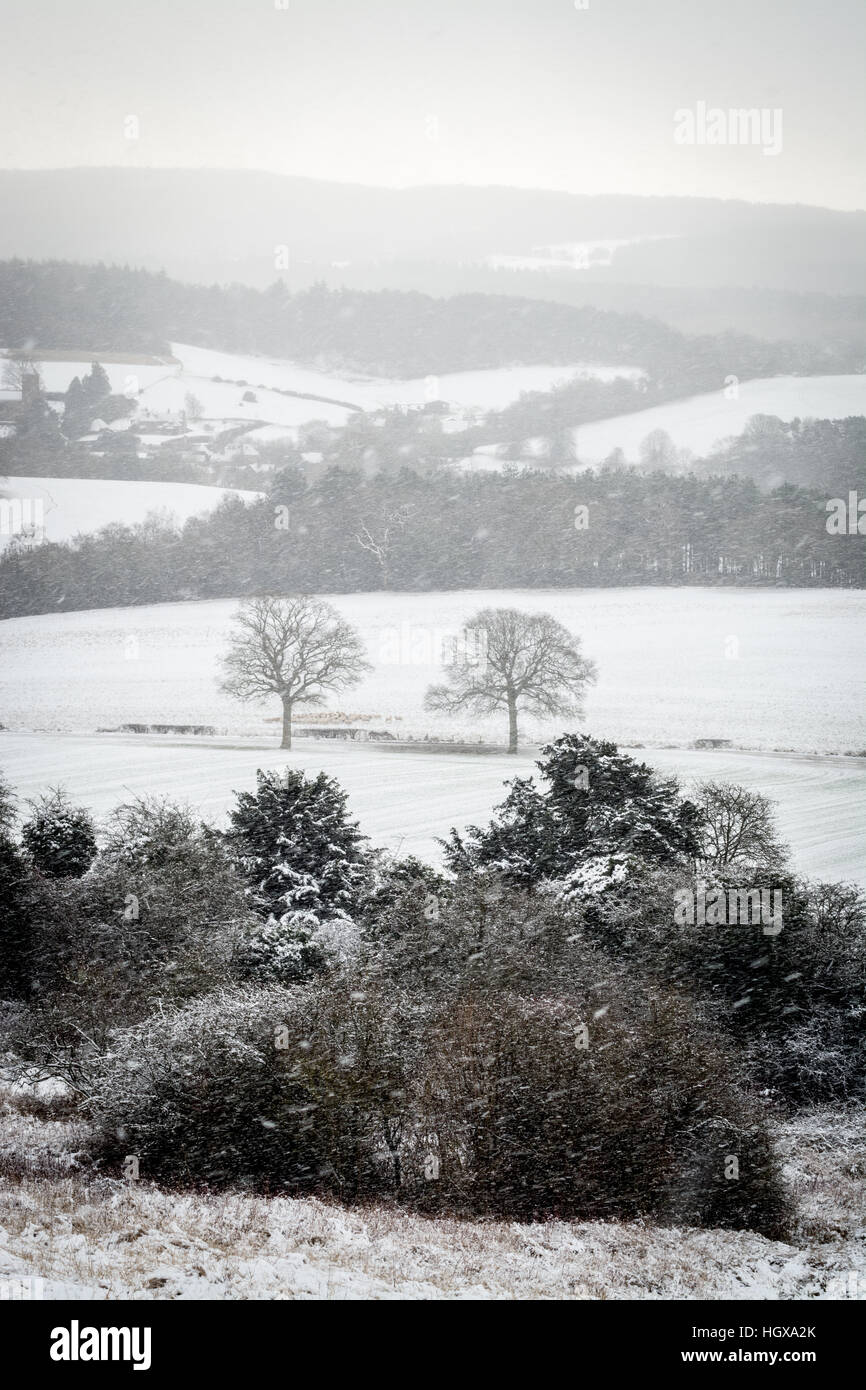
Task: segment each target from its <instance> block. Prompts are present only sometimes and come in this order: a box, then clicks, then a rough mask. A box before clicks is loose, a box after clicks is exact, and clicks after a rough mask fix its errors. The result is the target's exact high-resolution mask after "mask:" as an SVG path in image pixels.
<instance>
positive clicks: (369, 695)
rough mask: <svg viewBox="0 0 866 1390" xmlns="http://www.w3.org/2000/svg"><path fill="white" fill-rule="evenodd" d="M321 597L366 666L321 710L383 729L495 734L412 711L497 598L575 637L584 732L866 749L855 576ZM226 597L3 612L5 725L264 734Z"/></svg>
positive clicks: (1, 718)
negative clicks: (759, 585) (232, 673)
mask: <svg viewBox="0 0 866 1390" xmlns="http://www.w3.org/2000/svg"><path fill="white" fill-rule="evenodd" d="M118 486H119V487H128V486H129V484H126V483H120V484H118ZM330 601H331V602H333V603H334V604H335V605H336V606H337V607H338V608H339V609H340V611H341V612H342V613H343V614H344V615H345V617H346V618H348V619H349V621H351V622H352V623H353V624H355V625H356V626H357V628H358V629H359V631H360V633H361V635H362V637H363V639H364V641H365V643H366V645H367V649H368V652H369V655H370V660H371V661H372V662H373V665H374V670H373V672H372V673H371V674H370V675H369V676H368V677H367V678H366V679H365V680H364V682H363V684H362V685H361V686H359V687H358V689H357V690H354V691H351V692H349V693H347V694H346V695H344V696H341V697H340V699H339V701H334V700H332V701H330V702H329V703H330V706H331V708H341V709H342V710H344V711H347V712H350V713H351V712H356V713H361V714H368V715H373V716H375V720H374V721H373V724H374V726H375V723H376V721H380V720H383V719H385V718H387V717H390V718H391V719H392V721H393V725H394V729H395V731H400V732H402V733H411V734H415V735H417V736H419V737H423V735H424V734H427V733H429V734H437V735H439V736H441V737H448V736H451V735H452V734H456V735H459V736H462V737H464V738H471V739H473V740H474V739H477V738H479V737H481V738H484V739H487V740H488V741H491V742H499V741H501V740H502V739H503V737H504V732H505V731H504V721H503V719H502V718H494V717H488V718H485V719H478V720H473V719H462V720H458V719H456V718H454V717H451V716H443V715H438V716H433V715H428V714H426V713H425V712H424V710H423V707H422V706H423V698H424V692H425V690H426V688H427V686H428V685H429V684H430V683H431V682H433V681H437V680H440V679H441V678H442V668H441V665H440V660H441V645H442V640H443V638H444V637H445V636H447V635H448V634H449V633H451V634H453V633H457V632H459V629H460V625H461V623H463V622H464V621H465V620H466V619H467V618H468V617H469V616H470V615H471V614H472V613H474V612H475V611H477V609H479V608H481V607H484V606H491V605H492V606H513V607H517V608H522V609H526V610H533V611H537V610H543V611H548V612H550V613H552V614H553V616H554V617H556V618H558V619H559V620H560V621H561V622H563V623H564V624H565V625H566V626H567V627H568V628H569V629H570V630H571V631H573V632H575V633H578V634H580V635H581V637H582V639H583V643H584V649H585V651H586V653H587V654H588V655H589V656H590V657H592V658H593V660H595V661H596V663H597V665H598V670H599V679H598V683H597V685H595V686H594V687H592V688H591V689H590V690H589V692H588V696H587V702H586V719H585V724H586V727H588V728H590V729H591V730H592V731H593V732H594V733H596V734H600V735H605V736H609V737H612V738H615V739H617V740H619V741H621V742H624V743H631V744H634V743H644V744H647V745H655V746H661V747H664V746H665V745H674V746H680V747H684V746H685V747H687V746H689V745H690V744H691V743H693V742H694V740H695V739H698V738H726V739H730V740H731V742H732V743H733V744H734V745H735V746H742V747H747V748H754V749H792V750H796V751H800V752H820V753H846V752H852V751H854V752H856V751H860V750H862V749H866V709H864V705H863V701H862V691H863V688H864V685H866V647H864V645H863V643H862V641H861V640H860V636H861V633H862V631H863V627H864V620H866V592H862V591H859V590H841V591H839V590H834V591H829V590H819V589H794V590H788V589H774V590H769V591H767V590H763V589H762V590H760V591H758V590H745V589H721V588H713V589H699V588H682V589H672V588H657V589H653V588H647V589H639V588H634V589H556V590H485V591H478V592H472V591H469V592H467V591H454V592H450V593H438V594H433V595H418V594H394V593H385V594H382V593H379V594H377V593H373V594H349V595H338V596H335V597H331V598H330ZM235 609H236V604H235V603H234V602H233V601H231V600H220V601H215V602H204V603H201V602H195V603H175V604H156V605H149V606H146V607H141V608H125V609H101V610H96V611H93V612H82V613H64V614H44V615H42V616H40V617H33V618H12V619H8V620H7V621H5V622H4V623H2V624H0V723H3V724H6V725H7V726H8V727H10V728H15V729H28V728H29V729H34V730H56V731H64V732H70V733H91V732H93V730H95V729H96V728H98V727H101V726H115V725H118V724H121V723H129V722H159V723H196V724H211V725H214V726H216V727H217V728H219V729H222V730H224V731H225V732H226V733H228V734H238V735H252V736H255V737H263V736H270V737H274V725H273V724H271V723H268V722H267V721H268V718H269V717H270V718H273V717H276V716H277V715H278V713H279V706H278V703H277V701H276V700H274V701H272V703H271V704H270V705H265V706H262V707H260V708H259V707H255V706H252V707H250V706H243V705H238V704H236V703H234V702H232V701H230V700H228V699H227V698H226V697H225V696H224V695H222V694H220V692H219V691H218V689H217V685H216V676H217V674H218V670H217V661H218V657H219V654H220V652H221V651H223V650H224V648H225V646H226V642H227V640H228V635H229V629H230V624H231V618H232V615H233V613H234V611H235ZM130 650H134V651H135V653H136V655H135V656H134V658H130V656H129V652H130ZM60 672H62V679H59V678H58V673H60ZM299 719H302V716H301V715H300V714H299ZM389 727H390V726H389ZM559 727H560V724H559V722H558V721H554V722H553V723H547V724H545V723H543V722H539V721H537V720H532V719H526V720H524V724H523V732H524V735H525V736H526V737H527V738H537V737H545V736H547V735H548V734H550V733H551V732H556V730H557V728H559Z"/></svg>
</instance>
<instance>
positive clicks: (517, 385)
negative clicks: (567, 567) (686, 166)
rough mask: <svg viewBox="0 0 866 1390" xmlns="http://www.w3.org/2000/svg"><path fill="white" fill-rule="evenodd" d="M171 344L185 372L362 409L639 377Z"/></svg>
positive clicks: (495, 404) (482, 398)
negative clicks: (405, 374) (321, 363)
mask: <svg viewBox="0 0 866 1390" xmlns="http://www.w3.org/2000/svg"><path fill="white" fill-rule="evenodd" d="M171 347H172V352H173V353H174V355H175V356H176V357H178V358H179V359H180V360H181V362H183V367H184V372H185V373H192V374H194V375H195V376H197V377H212V376H223V377H228V378H231V379H233V380H245V381H248V382H249V383H250V385H253V384H254V383H256V382H258V383H260V384H261V385H262V386H266V387H272V388H273V387H279V388H281V389H282V390H286V389H288V390H291V391H302V392H306V393H309V394H312V395H318V396H331V397H333V398H334V399H336V400H341V401H351V402H353V403H354V404H356V405H358V406H359V407H360V408H361V409H362V410H378V409H380V408H381V407H382V406H384V405H424V404H425V403H426V402H428V401H431V400H445V401H451V402H453V403H454V404H455V405H462V406H467V407H473V406H474V407H476V408H477V409H479V410H501V409H503V408H504V407H505V406H506V405H510V404H511V402H512V401H516V400H517V398H518V396H519V395H520V394H521V393H522V392H523V391H549V390H550V388H551V386H554V385H557V384H558V383H560V382H563V381H568V380H570V379H571V378H573V377H575V376H581V377H595V378H596V379H598V380H600V381H612V380H614V378H616V377H630V378H632V379H634V378H637V377H641V376H643V375H644V372H643V371H642V370H641V368H640V367H628V366H610V365H606V364H595V363H589V362H574V363H571V364H569V365H568V366H544V365H541V366H529V367H527V366H513V367H495V368H490V369H489V370H480V371H472V372H446V373H443V374H442V375H441V376H425V377H414V378H409V379H407V380H401V379H399V378H391V377H367V376H360V375H354V374H348V375H346V374H341V375H333V374H331V373H327V372H319V371H317V370H315V369H313V368H309V367H303V366H300V365H299V364H298V363H295V362H288V361H285V360H281V359H278V358H277V359H274V358H267V357H245V356H238V355H236V354H233V353H225V352H213V351H211V350H210V349H208V348H198V347H191V346H189V345H188V344H185V343H172V345H171Z"/></svg>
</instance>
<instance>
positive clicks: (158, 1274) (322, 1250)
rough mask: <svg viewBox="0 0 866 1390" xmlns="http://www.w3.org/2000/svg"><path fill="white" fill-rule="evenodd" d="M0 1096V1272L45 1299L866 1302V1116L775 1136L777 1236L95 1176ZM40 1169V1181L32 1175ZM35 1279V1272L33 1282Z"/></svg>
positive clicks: (64, 1144) (68, 1131)
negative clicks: (784, 1235) (779, 1170)
mask: <svg viewBox="0 0 866 1390" xmlns="http://www.w3.org/2000/svg"><path fill="white" fill-rule="evenodd" d="M10 1099H11V1098H7V1099H6V1100H5V1104H3V1101H2V1100H0V1156H2V1159H3V1162H4V1165H6V1166H7V1171H11V1172H18V1171H21V1172H22V1177H21V1178H20V1180H18V1179H16V1180H15V1181H13V1182H7V1183H4V1184H3V1186H2V1187H0V1283H6V1282H7V1281H8V1286H9V1287H10V1293H9V1294H8V1295H7V1296H9V1297H12V1296H13V1293H12V1292H11V1290H13V1289H17V1290H20V1293H19V1295H18V1296H28V1297H42V1298H47V1299H61V1298H62V1299H76V1300H80V1299H169V1298H170V1299H219V1300H223V1299H289V1298H291V1299H328V1300H330V1299H335V1300H337V1299H376V1300H378V1299H395V1298H396V1299H413V1300H414V1299H424V1300H427V1299H435V1300H439V1299H576V1300H577V1299H599V1298H617V1299H718V1298H733V1299H765V1300H771V1301H774V1300H779V1299H784V1300H787V1299H795V1298H809V1299H845V1298H858V1299H862V1298H863V1297H864V1296H866V1259H864V1242H863V1234H864V1231H863V1208H862V1181H858V1179H857V1176H856V1173H857V1164H858V1163H860V1164H862V1161H863V1153H864V1135H863V1124H862V1117H857V1116H856V1115H854V1116H846V1115H844V1114H834V1113H833V1112H820V1113H817V1114H814V1115H805V1116H802V1117H800V1118H799V1119H798V1120H797V1121H795V1122H793V1123H791V1124H788V1125H785V1126H782V1127H780V1128H779V1130H778V1132H777V1136H776V1139H777V1144H778V1145H779V1148H780V1150H781V1153H782V1155H783V1157H784V1159H785V1175H786V1178H787V1180H788V1183H789V1185H790V1187H791V1190H792V1192H793V1195H794V1199H795V1201H796V1204H797V1208H798V1211H799V1218H800V1219H799V1223H798V1226H797V1229H796V1231H795V1233H794V1234H793V1236H792V1238H791V1241H790V1243H789V1242H782V1241H773V1240H767V1239H765V1238H764V1237H763V1236H759V1235H755V1234H754V1233H752V1232H751V1231H721V1230H699V1229H697V1228H694V1227H690V1228H678V1227H664V1226H652V1225H647V1224H644V1223H639V1222H633V1223H632V1222H600V1221H594V1222H563V1221H550V1222H544V1223H540V1224H521V1223H519V1222H507V1223H506V1222H471V1221H455V1220H448V1219H438V1220H429V1219H425V1218H423V1217H418V1216H410V1215H406V1214H405V1213H403V1212H400V1211H395V1210H393V1209H389V1208H383V1207H375V1206H373V1207H367V1208H364V1209H355V1210H351V1209H344V1208H341V1207H338V1206H335V1205H333V1204H330V1203H325V1202H321V1201H315V1200H309V1199H305V1200H293V1199H291V1198H286V1197H273V1198H266V1197H255V1196H248V1195H244V1194H241V1193H235V1192H231V1193H226V1194H214V1195H212V1194H203V1193H188V1192H186V1193H176V1192H164V1191H161V1190H160V1189H159V1188H158V1187H154V1186H151V1185H150V1184H148V1183H144V1182H141V1183H136V1184H126V1183H121V1182H112V1181H107V1180H105V1179H101V1180H100V1179H97V1180H96V1181H93V1179H92V1178H91V1177H90V1176H89V1175H88V1174H85V1173H81V1172H77V1171H76V1169H75V1167H74V1163H73V1161H72V1158H71V1152H72V1150H73V1149H74V1148H75V1147H76V1146H77V1144H78V1143H80V1138H81V1135H80V1133H79V1127H78V1126H76V1125H75V1124H74V1123H70V1122H66V1123H61V1122H58V1121H52V1120H48V1121H39V1120H36V1119H35V1118H33V1116H31V1115H26V1114H23V1115H22V1114H20V1113H18V1112H17V1111H16V1109H15V1108H14V1106H13V1105H12V1104H10ZM2 1111H5V1113H2ZM40 1170H41V1173H42V1175H41V1176H36V1175H34V1173H35V1174H39V1173H40ZM31 1281H41V1282H39V1283H34V1282H31Z"/></svg>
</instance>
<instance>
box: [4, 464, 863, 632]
mask: <svg viewBox="0 0 866 1390" xmlns="http://www.w3.org/2000/svg"><path fill="white" fill-rule="evenodd" d="M826 522H827V496H826V493H824V492H818V491H816V490H813V489H805V488H796V487H792V486H790V485H785V486H783V487H779V488H776V489H774V490H773V491H771V492H762V491H761V490H760V489H759V488H758V487H757V485H756V484H755V483H753V482H751V481H749V480H745V479H740V478H720V477H710V478H700V477H697V476H695V475H687V476H684V477H676V476H671V475H668V474H663V473H652V474H644V473H640V472H638V471H636V470H632V469H606V470H601V471H600V472H597V473H595V472H589V471H587V472H585V473H581V474H577V475H574V476H563V475H559V474H539V473H529V472H511V473H486V474H475V475H458V476H455V475H454V474H450V473H449V474H443V473H437V474H433V475H430V476H427V477H420V476H419V475H417V474H416V473H413V472H410V471H408V470H406V471H404V472H402V473H400V474H398V475H396V476H384V475H377V476H375V477H372V478H369V477H364V476H363V475H361V474H360V473H358V472H355V471H352V470H345V469H339V468H333V469H329V470H327V471H326V472H325V473H324V475H323V476H322V477H321V478H320V479H319V481H318V482H317V483H316V484H314V485H312V486H309V485H308V484H307V482H306V480H305V478H304V476H303V474H302V473H301V472H300V470H298V469H294V468H289V469H285V470H283V472H282V473H281V474H279V475H278V476H277V478H276V479H275V480H274V482H273V484H272V486H271V488H270V492H269V494H268V495H267V496H266V497H264V498H263V499H262V500H260V501H258V502H255V503H253V504H251V505H248V506H245V505H244V503H243V502H242V501H241V500H240V499H239V498H227V499H225V500H224V501H223V503H222V504H221V505H220V506H219V507H217V508H216V509H215V510H214V511H213V512H211V513H210V514H208V515H207V516H201V517H193V518H191V519H190V520H189V521H187V522H186V524H185V525H184V526H183V527H178V526H177V525H174V524H172V523H170V522H168V521H166V520H164V519H160V518H159V517H158V516H154V517H151V518H150V519H149V520H148V521H146V522H144V523H142V524H140V525H135V526H123V525H118V524H115V525H111V526H107V527H104V528H103V529H102V531H100V532H98V533H96V534H94V535H86V536H81V537H78V538H77V539H75V540H74V541H71V542H68V543H65V544H55V543H45V544H42V545H36V546H33V547H32V548H30V549H27V548H22V547H21V546H14V545H12V546H9V547H8V548H7V550H6V552H5V553H4V555H3V557H2V560H0V616H2V617H7V618H8V617H15V616H18V615H20V614H27V613H50V612H55V611H57V610H58V609H84V608H102V607H106V606H115V605H117V606H126V605H131V604H142V603H167V602H175V601H178V600H185V599H209V598H231V597H238V598H243V597H253V596H257V595H261V594H271V595H280V594H291V593H334V594H336V593H352V592H369V591H374V590H379V589H387V590H394V591H419V592H429V591H431V590H449V589H506V588H572V587H575V586H585V587H605V586H613V585H629V584H643V585H646V584H662V585H671V584H677V585H680V584H758V585H768V584H783V585H792V586H803V585H806V586H813V585H814V586H830V585H836V586H838V585H843V586H849V587H863V586H864V584H866V565H864V560H866V553H864V538H863V537H862V536H858V535H829V534H828V532H827V529H826Z"/></svg>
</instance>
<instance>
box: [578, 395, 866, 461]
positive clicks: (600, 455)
mask: <svg viewBox="0 0 866 1390" xmlns="http://www.w3.org/2000/svg"><path fill="white" fill-rule="evenodd" d="M752 415H777V416H778V417H779V419H780V420H794V419H797V418H799V419H801V420H805V419H809V418H814V419H819V420H821V419H826V420H841V419H844V418H845V417H847V416H849V415H866V375H863V376H853V375H852V376H778V377H766V378H760V379H758V380H755V381H744V382H741V383H740V385H739V387H738V391H737V398H736V399H735V400H733V399H728V397H727V395H726V394H725V389H724V383H723V382H720V383H719V389H718V391H711V392H709V393H707V394H706V395H703V396H692V397H690V398H689V399H687V400H681V401H669V402H668V403H667V404H666V405H658V406H653V407H652V408H651V409H650V410H639V411H636V412H635V413H634V414H632V415H619V416H616V417H614V418H613V419H610V420H598V421H596V422H594V423H592V424H588V425H582V426H581V427H580V428H579V429H576V430H574V431H573V433H574V439H575V446H576V449H577V456H578V458H579V459H580V461H581V463H600V462H601V461H602V459H605V458H607V456H608V454H610V453H611V451H612V450H613V449H622V450H623V451H624V453H625V455H626V457H627V458H628V459H630V460H632V461H633V462H637V461H638V459H639V457H640V446H641V444H642V442H643V441H644V440H645V439H646V437H647V435H648V434H649V433H650V432H651V431H652V430H657V429H661V430H666V431H667V433H668V434H669V435H670V436H671V439H672V440H673V441H674V443H675V444H676V445H677V446H678V447H679V448H686V449H691V451H692V453H694V454H698V455H704V454H707V453H709V452H710V450H711V449H712V448H713V446H714V445H715V444H718V443H719V442H720V441H721V440H723V439H727V438H728V437H729V436H730V435H737V434H741V433H742V431H743V429H744V428H745V425H746V423H747V421H748V420H749V418H750V417H751V416H752Z"/></svg>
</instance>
